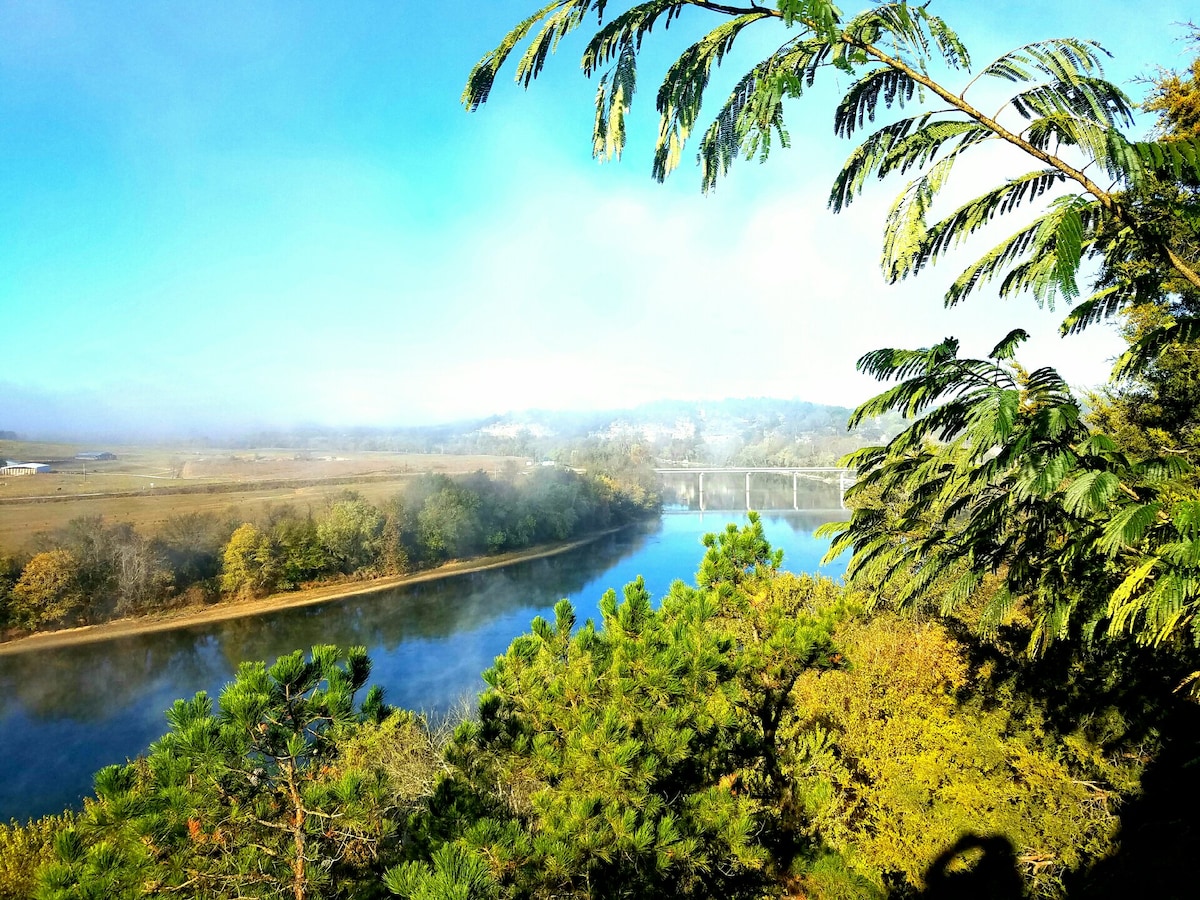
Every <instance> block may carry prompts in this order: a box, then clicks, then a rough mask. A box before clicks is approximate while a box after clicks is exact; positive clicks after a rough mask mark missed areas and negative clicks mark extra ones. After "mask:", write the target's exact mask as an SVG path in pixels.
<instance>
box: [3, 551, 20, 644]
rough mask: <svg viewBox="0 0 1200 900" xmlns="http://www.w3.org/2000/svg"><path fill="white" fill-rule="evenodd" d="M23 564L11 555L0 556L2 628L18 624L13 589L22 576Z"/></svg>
mask: <svg viewBox="0 0 1200 900" xmlns="http://www.w3.org/2000/svg"><path fill="white" fill-rule="evenodd" d="M21 569H22V566H21V564H20V563H19V562H17V561H16V560H15V559H13V558H12V557H11V556H0V628H3V627H4V626H6V625H9V624H16V622H15V615H14V612H13V610H12V608H11V605H10V603H11V599H12V589H13V588H14V587H16V584H17V581H18V580H19V579H20V578H21Z"/></svg>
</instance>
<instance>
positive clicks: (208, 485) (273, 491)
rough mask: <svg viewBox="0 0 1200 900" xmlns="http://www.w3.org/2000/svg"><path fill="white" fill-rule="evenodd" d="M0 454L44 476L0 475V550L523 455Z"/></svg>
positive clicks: (145, 529)
mask: <svg viewBox="0 0 1200 900" xmlns="http://www.w3.org/2000/svg"><path fill="white" fill-rule="evenodd" d="M81 449H102V450H110V451H111V452H113V453H115V454H116V456H117V458H116V459H115V460H109V461H105V462H88V463H87V464H86V466H87V472H86V475H85V474H84V471H83V469H84V464H83V463H82V462H80V461H78V460H75V459H74V458H73V457H74V455H75V453H76V452H78V451H79V450H81ZM0 458H10V459H18V460H21V461H23V462H40V461H49V462H50V463H51V466H52V467H53V469H55V471H53V472H52V473H51V474H48V475H22V476H6V477H4V476H0V553H14V552H18V551H21V550H24V549H27V547H28V545H29V542H30V540H31V539H32V538H33V536H34V535H35V534H37V533H38V532H40V531H49V530H53V529H55V528H60V527H62V526H63V525H65V524H66V523H67V522H69V521H71V520H72V519H76V518H80V517H82V516H104V517H105V518H106V519H108V520H111V521H114V522H130V523H131V524H133V525H134V526H135V527H136V528H137V529H138V531H140V532H142V533H143V534H147V535H152V534H154V532H155V531H156V530H157V529H158V528H159V527H161V526H162V524H163V523H164V522H165V521H166V520H167V519H169V518H171V517H172V516H176V515H181V514H184V513H193V512H200V513H214V514H216V515H219V516H229V517H230V518H236V519H237V520H239V521H244V520H249V519H254V518H255V517H257V516H258V515H260V514H261V513H262V512H263V511H264V510H266V508H267V507H269V506H271V505H282V504H289V503H290V504H294V505H296V506H297V507H299V508H300V509H304V508H306V507H309V506H312V507H317V506H320V505H321V504H323V503H325V502H326V501H327V500H328V499H329V498H330V497H332V496H335V495H337V494H339V493H341V492H342V491H345V490H353V491H357V492H358V493H360V494H362V495H363V496H364V497H366V498H367V499H368V500H371V501H373V502H379V501H381V500H384V499H386V498H389V497H391V496H393V495H395V494H396V493H397V492H399V491H402V490H403V488H404V484H405V483H406V482H407V481H409V480H410V479H412V478H413V477H415V476H416V475H419V474H424V473H433V472H441V473H446V474H460V473H466V472H475V471H479V470H483V471H486V472H496V471H499V470H500V469H501V468H502V467H504V466H505V464H506V463H515V464H517V465H521V466H522V467H523V466H524V460H517V459H513V458H512V457H499V456H451V455H440V454H403V453H382V452H361V453H347V454H344V455H340V456H336V457H317V456H311V457H310V456H307V455H302V454H296V453H295V452H294V451H291V450H261V449H260V450H256V451H220V450H204V451H202V452H197V451H194V450H184V451H181V450H178V449H172V448H160V447H110V446H105V447H101V448H92V447H72V446H68V445H53V444H32V443H18V442H14V441H0Z"/></svg>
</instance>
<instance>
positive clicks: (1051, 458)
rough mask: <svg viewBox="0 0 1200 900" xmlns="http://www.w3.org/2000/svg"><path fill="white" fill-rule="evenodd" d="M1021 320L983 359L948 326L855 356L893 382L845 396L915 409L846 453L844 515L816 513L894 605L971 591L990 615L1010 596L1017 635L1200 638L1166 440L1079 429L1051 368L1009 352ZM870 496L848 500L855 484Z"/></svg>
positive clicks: (1184, 520) (1199, 539) (1196, 519)
mask: <svg viewBox="0 0 1200 900" xmlns="http://www.w3.org/2000/svg"><path fill="white" fill-rule="evenodd" d="M1024 338H1025V334H1024V333H1023V332H1020V331H1016V332H1013V333H1012V334H1010V335H1008V336H1007V337H1006V338H1005V339H1004V340H1003V341H1002V342H1001V343H1000V344H998V345H997V346H996V348H995V349H994V350H993V351H992V352H991V354H989V356H988V357H987V358H985V359H963V358H960V357H959V356H958V344H957V342H956V341H954V340H953V339H947V340H946V341H943V342H942V343H940V344H938V345H936V346H934V347H930V348H925V349H921V350H877V351H874V352H872V353H869V354H867V355H866V356H864V357H863V358H862V359H861V360H860V361H859V368H860V369H861V370H863V371H865V372H867V373H869V374H872V375H875V376H876V377H877V378H879V379H881V380H896V381H897V382H898V383H897V384H896V385H895V386H893V387H892V388H890V389H889V390H887V391H885V392H884V393H883V394H881V395H879V396H878V397H876V398H874V399H872V400H870V401H868V402H867V403H865V404H863V405H862V406H861V407H859V408H858V410H856V411H855V413H854V416H853V417H852V420H851V421H852V422H856V421H858V420H860V419H862V418H864V417H867V416H874V415H879V414H881V413H883V412H885V411H888V410H897V411H900V412H903V413H904V414H905V415H906V416H908V417H911V418H914V419H915V421H914V422H913V423H912V424H911V425H910V426H909V427H908V428H907V429H906V430H905V431H903V432H901V433H900V434H899V435H898V436H897V437H896V438H895V439H894V440H892V441H891V443H889V444H888V445H887V446H886V447H870V448H865V449H863V450H861V451H859V452H857V453H855V454H853V455H852V456H851V457H848V458H847V459H846V460H845V462H846V463H847V464H848V465H853V466H856V467H857V468H858V476H859V477H858V483H857V484H856V485H855V486H854V487H853V488H852V489H851V490H850V491H849V492H848V494H847V500H848V502H849V503H850V505H851V506H856V508H854V510H853V513H852V516H851V519H850V521H849V522H843V523H840V524H835V525H831V526H825V528H824V529H823V530H824V533H825V534H827V535H832V536H833V539H834V540H833V545H832V548H831V550H830V556H836V555H837V554H839V553H841V552H843V551H845V550H852V551H853V557H852V559H851V561H850V565H849V570H848V577H849V578H851V579H852V580H853V581H854V582H856V583H861V584H863V585H864V586H868V587H869V588H870V589H871V591H872V592H873V593H874V594H875V596H876V597H877V598H879V599H885V600H887V601H888V602H891V603H894V604H896V605H899V606H908V605H913V604H929V605H932V606H934V607H935V608H938V609H940V610H942V611H943V612H949V611H952V610H954V609H955V608H956V607H959V606H962V605H964V604H967V603H972V604H974V605H975V606H977V607H979V608H981V609H982V623H981V624H982V625H983V626H984V627H985V629H994V628H995V627H996V626H998V625H999V624H1001V623H1002V622H1004V621H1006V620H1007V619H1008V617H1009V616H1010V615H1011V614H1012V612H1013V610H1014V609H1015V608H1016V607H1017V606H1021V607H1023V608H1025V609H1027V610H1028V613H1029V615H1030V617H1031V620H1032V634H1031V641H1030V649H1031V651H1034V652H1039V651H1042V650H1044V649H1045V648H1046V647H1047V645H1048V644H1049V643H1050V642H1052V641H1054V640H1056V639H1059V638H1063V637H1067V636H1074V637H1077V638H1078V637H1082V638H1084V639H1091V638H1093V637H1096V636H1098V635H1100V634H1109V635H1113V636H1116V635H1123V634H1132V635H1134V636H1136V637H1137V638H1138V639H1139V640H1141V641H1144V642H1147V643H1152V644H1160V643H1164V642H1168V641H1176V640H1187V641H1190V642H1191V643H1193V644H1200V622H1198V621H1197V618H1196V614H1197V612H1198V611H1200V497H1198V496H1197V495H1196V491H1195V489H1194V488H1193V487H1192V486H1191V483H1190V482H1189V481H1188V480H1186V479H1184V478H1183V477H1182V476H1184V475H1186V474H1187V473H1188V472H1189V471H1190V466H1189V465H1188V463H1186V462H1185V461H1183V460H1182V459H1180V458H1179V457H1177V456H1166V457H1162V458H1157V457H1150V458H1145V459H1135V458H1130V457H1128V456H1126V455H1125V454H1124V453H1122V452H1121V451H1120V450H1119V449H1118V448H1117V445H1116V444H1115V442H1114V441H1113V440H1112V439H1110V438H1109V437H1107V436H1106V435H1103V434H1099V433H1094V432H1092V431H1091V430H1090V429H1089V428H1088V426H1087V425H1086V423H1085V422H1084V420H1083V411H1082V409H1081V407H1080V404H1079V402H1078V401H1077V400H1076V399H1075V397H1074V396H1073V395H1072V394H1071V392H1070V390H1069V389H1068V387H1067V385H1066V384H1065V383H1064V382H1063V380H1062V379H1061V378H1060V377H1059V376H1058V374H1057V373H1056V372H1055V371H1054V370H1053V369H1048V368H1044V369H1039V370H1037V371H1034V372H1027V371H1025V370H1024V369H1022V368H1021V367H1020V365H1019V364H1018V363H1017V362H1016V360H1015V350H1016V347H1017V345H1018V344H1019V343H1020V342H1021V341H1022V340H1024ZM872 497H873V498H874V501H873V502H865V503H862V504H861V505H856V500H858V499H864V500H865V499H867V498H872Z"/></svg>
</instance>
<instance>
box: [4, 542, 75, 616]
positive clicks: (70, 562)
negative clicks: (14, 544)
mask: <svg viewBox="0 0 1200 900" xmlns="http://www.w3.org/2000/svg"><path fill="white" fill-rule="evenodd" d="M88 608H89V603H88V595H87V594H86V592H85V588H84V583H83V579H82V577H81V572H80V565H79V561H78V560H77V559H76V558H75V556H74V555H73V554H72V553H71V552H70V551H67V550H47V551H45V552H44V553H38V554H36V555H35V556H34V557H33V558H32V559H30V560H29V562H28V563H26V564H25V568H24V569H23V570H22V572H21V577H20V578H19V579H18V580H17V583H16V584H15V585H14V586H13V588H12V593H11V594H10V598H9V615H10V617H11V618H12V621H13V622H14V623H15V624H17V625H20V626H22V627H24V628H29V629H37V628H46V627H57V626H62V625H73V624H75V623H77V622H80V621H86V619H87V616H88Z"/></svg>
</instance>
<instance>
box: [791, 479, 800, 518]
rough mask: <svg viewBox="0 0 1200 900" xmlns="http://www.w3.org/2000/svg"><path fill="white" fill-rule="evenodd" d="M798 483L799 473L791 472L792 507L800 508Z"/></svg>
mask: <svg viewBox="0 0 1200 900" xmlns="http://www.w3.org/2000/svg"><path fill="white" fill-rule="evenodd" d="M799 483H800V473H799V472H793V473H792V509H799V508H800V488H799V487H798V485H799Z"/></svg>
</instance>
